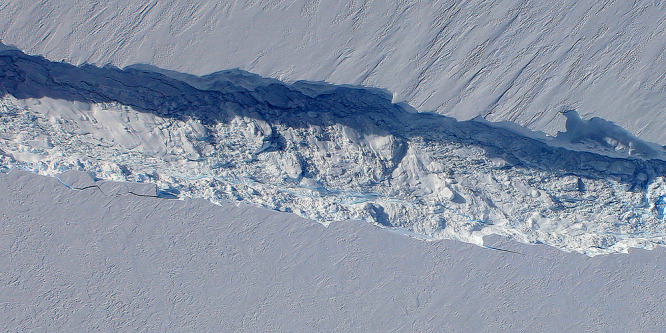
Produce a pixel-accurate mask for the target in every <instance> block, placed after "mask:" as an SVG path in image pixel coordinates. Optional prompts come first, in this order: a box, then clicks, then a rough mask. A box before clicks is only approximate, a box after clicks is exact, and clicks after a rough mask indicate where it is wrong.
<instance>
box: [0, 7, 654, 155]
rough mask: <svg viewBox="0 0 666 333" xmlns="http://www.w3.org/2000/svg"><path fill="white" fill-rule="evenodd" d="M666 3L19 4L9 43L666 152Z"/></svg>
mask: <svg viewBox="0 0 666 333" xmlns="http://www.w3.org/2000/svg"><path fill="white" fill-rule="evenodd" d="M665 31H666V2H664V1H658V0H657V1H655V0H637V1H607V0H603V1H578V0H563V1H542V0H529V1H526V0H472V1H415V0H410V1H372V0H360V1H332V0H289V1H283V0H270V1H266V0H262V1H254V0H252V1H250V0H242V1H220V0H203V1H191V0H179V1H158V0H111V1H88V0H50V1H25V0H5V1H3V3H2V4H0V40H2V41H3V43H5V44H9V45H14V46H16V47H18V48H19V49H21V50H25V51H26V52H28V53H29V54H39V55H44V56H46V57H47V58H48V59H51V60H54V61H61V60H65V61H67V62H70V63H73V64H82V63H93V64H97V65H104V64H107V63H111V64H113V65H115V66H118V67H124V66H128V65H134V64H150V65H154V66H158V67H160V68H165V69H170V70H177V71H180V72H185V73H189V74H195V75H204V74H209V73H213V72H217V71H220V70H226V69H231V68H240V69H242V70H247V71H250V72H253V73H257V74H259V75H262V76H266V77H272V78H278V79H281V80H286V81H288V82H293V81H295V80H302V79H305V80H326V81H328V82H330V83H335V84H357V85H358V84H362V85H365V86H372V87H378V88H383V89H387V90H389V91H390V92H391V93H392V94H393V101H394V102H401V101H407V102H409V103H410V105H411V106H412V107H414V108H416V109H417V110H418V111H424V112H437V113H440V114H445V115H449V116H453V117H456V118H457V119H458V120H468V119H472V118H475V117H477V116H483V117H485V118H486V119H487V120H490V121H510V122H514V123H517V124H519V125H524V126H527V127H528V128H530V129H533V130H538V131H544V132H546V133H548V134H550V135H555V134H556V133H557V131H562V130H563V129H564V121H563V119H562V118H561V117H560V116H559V114H558V112H559V111H560V110H561V109H562V108H575V109H578V110H579V112H580V113H581V115H582V116H583V118H584V119H589V118H591V117H594V116H596V117H601V118H604V119H606V120H609V121H613V122H614V123H616V124H618V125H619V126H621V127H623V128H626V129H627V130H629V131H630V132H631V133H633V134H634V135H636V136H639V137H640V138H642V139H644V140H648V141H653V142H657V143H659V144H662V145H663V144H666V112H665V110H666V74H665V73H666V33H665Z"/></svg>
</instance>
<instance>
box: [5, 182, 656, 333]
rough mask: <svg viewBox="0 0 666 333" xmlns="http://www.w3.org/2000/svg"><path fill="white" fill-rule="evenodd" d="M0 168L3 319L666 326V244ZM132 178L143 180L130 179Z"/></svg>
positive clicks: (390, 328)
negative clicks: (227, 199)
mask: <svg viewBox="0 0 666 333" xmlns="http://www.w3.org/2000/svg"><path fill="white" fill-rule="evenodd" d="M62 179H63V180H64V181H67V182H69V183H70V184H76V185H77V186H81V187H86V186H94V187H90V188H88V189H86V190H74V189H68V188H67V187H66V186H64V185H63V184H62V183H60V182H59V181H58V180H57V179H55V178H51V177H42V176H37V175H34V174H32V173H26V172H19V171H16V170H15V171H12V172H11V173H9V174H0V232H1V233H0V240H1V242H0V249H2V253H3V255H2V256H0V307H1V308H2V311H0V330H2V331H6V332H17V331H49V332H51V331H59V332H61V331H67V332H71V331H74V332H84V331H85V332H87V331H106V332H108V331H160V332H163V331H172V332H184V331H188V332H190V331H204V332H236V331H248V332H269V331H274V332H361V331H362V332H534V331H541V332H544V331H545V332H660V331H663V328H664V327H666V321H665V318H666V317H664V315H663V314H664V311H663V310H664V307H663V305H664V303H663V302H664V299H666V295H665V292H666V288H664V286H666V252H665V249H664V248H658V249H655V250H653V251H645V250H631V251H630V253H629V254H622V255H617V254H615V255H604V256H597V257H594V258H590V257H587V256H585V255H581V254H576V253H565V252H562V251H559V250H556V249H554V248H552V247H549V246H544V245H524V244H519V243H514V242H508V241H505V240H502V239H500V238H491V239H489V240H488V243H489V244H491V245H492V246H493V247H496V248H502V249H504V250H510V251H514V252H506V251H499V250H492V249H485V248H481V247H478V246H474V245H470V244H464V243H460V242H455V241H447V240H444V241H436V242H423V241H418V240H414V239H411V238H408V237H404V236H401V235H396V234H393V233H391V232H387V231H386V230H382V229H378V228H375V227H372V226H371V225H368V224H366V223H357V222H333V223H331V224H330V225H329V226H328V227H327V228H325V227H324V226H322V225H321V224H317V223H313V222H312V221H309V220H305V219H301V218H299V217H297V216H295V215H293V214H287V213H280V212H275V211H269V210H264V209H258V208H252V207H249V206H246V205H241V206H235V205H231V204H223V205H220V206H216V205H212V204H210V203H209V202H207V201H204V200H185V201H181V200H169V199H165V198H151V197H142V196H138V195H137V194H144V195H149V196H150V195H151V192H152V194H153V195H154V193H155V189H154V187H153V188H152V189H150V188H149V187H147V186H144V187H138V186H134V187H130V188H128V187H127V184H126V183H114V182H93V181H92V180H91V178H90V177H89V176H88V175H86V174H82V175H76V174H74V175H73V174H71V173H67V174H65V175H62ZM131 193H136V194H131Z"/></svg>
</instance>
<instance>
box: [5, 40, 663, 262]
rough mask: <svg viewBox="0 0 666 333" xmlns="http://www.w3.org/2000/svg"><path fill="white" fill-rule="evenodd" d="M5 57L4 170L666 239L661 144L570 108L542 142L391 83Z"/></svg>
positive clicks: (454, 232) (634, 241)
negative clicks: (431, 103) (391, 90)
mask: <svg viewBox="0 0 666 333" xmlns="http://www.w3.org/2000/svg"><path fill="white" fill-rule="evenodd" d="M0 68H2V72H0V89H2V91H3V92H4V97H3V98H2V100H1V103H0V128H1V129H2V130H1V132H0V133H1V134H0V149H1V151H0V165H1V166H2V168H3V169H4V170H8V169H11V168H22V169H27V170H32V171H35V172H39V173H40V174H45V175H56V174H59V173H61V172H63V171H65V170H72V169H74V170H82V171H88V172H91V173H93V174H94V175H95V177H97V178H100V179H106V180H124V181H132V182H145V183H154V184H156V185H157V186H158V188H159V191H158V193H157V194H156V195H157V196H179V197H200V198H205V199H208V200H210V201H212V202H222V201H234V202H245V203H250V204H255V205H260V206H263V207H268V208H272V209H276V210H281V211H289V212H293V213H296V214H298V215H301V216H304V217H307V218H311V219H314V220H317V221H320V222H323V223H326V222H329V221H333V220H344V219H359V220H365V221H369V222H373V223H376V224H380V225H384V226H387V227H400V228H403V229H408V230H411V231H413V232H415V233H417V234H421V235H425V236H428V237H432V238H453V239H459V240H462V241H466V242H472V243H476V244H481V243H482V237H483V236H485V235H488V234H499V235H504V236H508V237H511V238H513V239H516V240H518V241H521V242H526V243H545V244H549V245H552V246H555V247H558V248H560V249H563V250H567V251H579V252H582V253H586V254H588V255H595V254H600V253H609V252H623V251H626V250H627V248H629V247H641V248H652V247H654V246H655V245H660V244H662V245H663V244H664V243H665V242H666V238H665V236H666V233H665V232H666V224H665V223H664V209H665V207H666V200H665V199H664V198H665V197H666V183H665V178H666V162H664V161H663V159H664V150H663V147H660V146H658V145H653V144H649V143H646V142H643V141H641V140H639V139H637V138H635V137H633V136H631V135H630V134H627V133H626V132H622V131H620V129H619V128H618V127H617V126H615V125H612V124H610V123H608V124H607V127H606V128H607V129H608V130H607V131H605V132H603V133H602V132H599V131H598V130H597V131H592V130H591V127H589V126H587V124H589V123H588V122H586V121H584V120H582V119H579V118H576V117H578V116H577V115H576V114H574V113H571V112H568V113H566V116H567V117H569V120H570V124H571V126H570V128H569V129H570V131H568V132H567V133H564V134H560V136H558V137H557V138H551V139H548V138H544V139H540V140H537V139H534V138H530V137H527V136H523V135H519V134H516V133H515V131H510V130H506V129H501V128H496V127H492V126H489V125H488V124H485V123H482V122H477V121H466V122H459V121H456V120H454V119H452V118H448V117H444V116H441V115H437V114H427V113H413V112H408V110H406V109H405V108H403V107H402V106H399V105H396V104H393V103H391V98H390V94H387V93H386V92H384V91H381V90H376V89H368V88H361V87H349V86H336V85H330V84H325V83H317V82H296V83H294V84H291V85H289V84H284V83H281V82H279V81H275V80H272V79H265V78H262V77H259V76H256V75H253V74H250V73H246V72H242V71H238V70H233V71H225V72H221V73H216V74H212V75H209V76H206V77H201V78H198V77H194V76H185V75H182V74H178V73H173V72H162V73H159V71H157V70H152V71H147V70H146V68H142V69H139V68H131V69H127V70H120V69H117V68H113V67H106V68H97V67H93V66H83V67H75V66H71V65H68V64H66V63H57V62H49V61H47V60H45V59H43V58H39V57H31V56H26V55H24V54H22V53H20V52H18V51H11V50H9V51H3V52H2V53H0ZM563 117H564V115H563ZM592 121H595V122H598V121H600V120H590V122H592ZM594 128H597V129H598V128H599V127H594ZM554 145H559V146H568V147H570V148H575V149H577V150H574V149H565V148H562V147H556V146H554ZM625 146H626V147H628V148H627V149H625ZM632 147H633V148H632ZM636 147H638V148H640V149H636ZM597 148H598V149H597ZM595 149H596V150H598V151H599V152H600V153H591V152H586V151H582V150H595ZM604 154H606V155H604ZM608 154H611V155H613V156H608ZM63 188H64V187H63Z"/></svg>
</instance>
